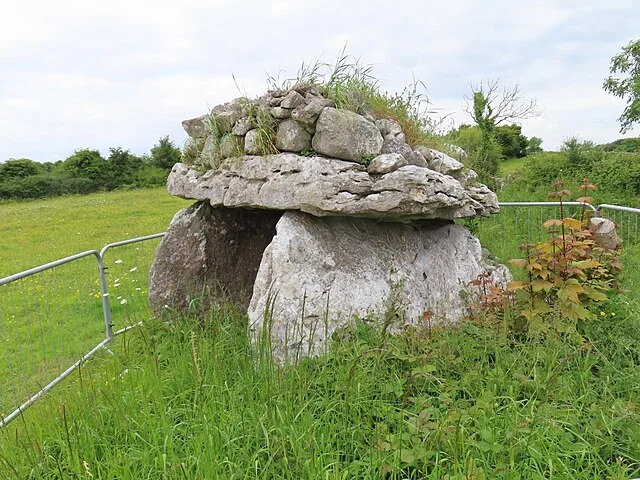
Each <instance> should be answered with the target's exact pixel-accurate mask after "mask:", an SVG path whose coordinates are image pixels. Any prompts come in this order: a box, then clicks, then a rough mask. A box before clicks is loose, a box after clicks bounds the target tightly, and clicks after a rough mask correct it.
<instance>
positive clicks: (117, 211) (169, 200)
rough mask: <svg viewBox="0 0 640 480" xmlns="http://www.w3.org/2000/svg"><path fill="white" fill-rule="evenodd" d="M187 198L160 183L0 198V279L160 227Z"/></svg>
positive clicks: (186, 202) (154, 231)
mask: <svg viewBox="0 0 640 480" xmlns="http://www.w3.org/2000/svg"><path fill="white" fill-rule="evenodd" d="M191 203H193V202H192V201H187V200H182V199H179V198H176V197H172V196H171V195H169V194H168V193H167V191H166V189H165V188H150V189H141V190H129V191H118V192H106V193H96V194H92V195H85V196H72V197H58V198H51V199H46V200H32V201H24V202H0V218H1V219H2V222H0V278H2V277H4V276H7V275H10V274H12V273H17V272H19V271H21V270H26V269H27V268H32V267H35V266H37V265H40V264H42V263H47V262H51V261H53V260H57V259H58V258H62V257H65V256H68V255H73V254H75V253H78V252H82V251H85V250H91V249H96V250H99V249H100V248H102V246H103V245H105V244H107V243H110V242H115V241H118V240H124V239H127V238H134V237H138V236H142V235H150V234H152V233H158V232H163V231H165V230H166V228H167V227H168V226H169V222H170V221H171V218H172V217H173V215H174V214H175V213H176V212H177V211H178V210H179V209H181V208H184V207H186V206H188V205H190V204H191Z"/></svg>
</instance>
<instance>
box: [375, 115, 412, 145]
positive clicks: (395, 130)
mask: <svg viewBox="0 0 640 480" xmlns="http://www.w3.org/2000/svg"><path fill="white" fill-rule="evenodd" d="M376 126H377V127H378V128H379V129H380V134H381V135H382V138H384V139H385V140H398V141H400V142H402V143H404V141H405V138H404V133H403V132H402V127H401V126H400V124H399V123H398V122H396V121H395V120H391V119H388V118H381V119H379V120H376Z"/></svg>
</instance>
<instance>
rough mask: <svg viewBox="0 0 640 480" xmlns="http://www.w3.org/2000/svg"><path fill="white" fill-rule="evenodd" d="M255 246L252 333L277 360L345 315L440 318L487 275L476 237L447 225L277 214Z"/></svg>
mask: <svg viewBox="0 0 640 480" xmlns="http://www.w3.org/2000/svg"><path fill="white" fill-rule="evenodd" d="M276 232H277V234H276V236H275V237H274V238H273V240H272V242H271V243H270V244H269V246H268V247H267V249H266V250H265V252H264V255H263V259H262V263H261V265H260V269H259V271H258V274H257V277H256V281H255V285H254V288H253V297H252V299H251V303H250V305H249V311H248V313H249V322H250V325H249V328H250V331H251V334H252V336H253V338H254V339H257V338H258V337H260V335H261V334H262V333H263V328H265V319H266V321H267V323H268V329H269V331H270V332H271V342H272V351H273V354H274V356H275V357H276V358H277V359H279V360H280V361H284V362H287V361H290V360H292V359H293V358H295V357H296V356H298V355H302V356H306V355H308V354H311V355H314V354H320V353H322V352H323V350H324V348H325V346H326V345H327V342H328V340H329V339H330V338H331V335H332V334H333V332H335V331H336V330H337V329H340V328H341V327H344V326H346V325H348V324H349V322H350V321H351V320H352V316H353V315H357V316H359V317H367V316H373V317H374V318H378V319H380V318H381V317H382V316H383V315H384V314H385V312H389V311H394V312H395V314H396V315H397V318H396V319H395V321H394V325H393V327H394V328H395V329H397V328H399V327H401V326H402V325H404V324H413V325H415V324H417V323H418V322H420V321H421V320H422V318H423V315H424V313H425V312H433V313H434V314H435V319H436V320H439V321H455V320H458V319H459V318H460V317H461V316H462V315H463V313H464V308H465V302H464V299H463V298H462V296H461V295H460V291H461V290H464V289H465V288H468V285H469V282H471V281H472V280H475V279H476V278H477V277H478V275H479V274H481V273H484V272H486V271H489V272H491V273H492V275H493V276H494V278H495V279H496V281H498V282H501V283H504V282H506V279H507V278H508V275H509V274H508V270H507V269H506V267H504V266H502V265H500V266H491V265H488V264H487V263H485V261H484V260H483V257H482V249H481V247H480V242H479V241H478V239H476V238H475V237H474V236H473V235H471V234H470V233H469V231H468V230H467V229H465V228H464V227H462V226H460V225H455V224H453V223H449V222H447V221H431V222H421V223H417V224H413V225H402V224H397V223H384V222H376V221H372V220H366V219H353V218H340V217H333V218H332V217H327V218H318V217H314V216H311V215H307V214H304V213H299V212H287V213H285V214H284V215H283V216H282V218H281V219H280V221H279V222H278V224H277V226H276Z"/></svg>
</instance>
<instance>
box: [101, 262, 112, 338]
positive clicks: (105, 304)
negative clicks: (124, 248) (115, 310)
mask: <svg viewBox="0 0 640 480" xmlns="http://www.w3.org/2000/svg"><path fill="white" fill-rule="evenodd" d="M98 276H99V278H100V293H101V294H102V295H101V296H102V314H103V316H104V330H105V337H106V338H107V340H110V339H111V338H113V327H112V325H111V308H110V307H109V292H108V290H107V279H106V276H105V271H104V260H103V258H102V255H98Z"/></svg>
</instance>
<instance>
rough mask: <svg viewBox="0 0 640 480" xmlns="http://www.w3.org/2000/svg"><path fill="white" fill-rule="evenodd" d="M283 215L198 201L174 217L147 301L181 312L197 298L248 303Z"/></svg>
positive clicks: (154, 268) (243, 306)
mask: <svg viewBox="0 0 640 480" xmlns="http://www.w3.org/2000/svg"><path fill="white" fill-rule="evenodd" d="M280 215H281V213H279V212H272V211H262V210H259V211H252V210H241V209H227V208H213V207H212V206H211V205H209V204H208V203H207V202H198V203H195V204H194V205H192V206H190V207H188V208H185V209H183V210H180V211H179V212H178V213H176V215H175V216H174V217H173V220H172V222H171V225H170V226H169V230H168V231H167V234H166V235H165V236H164V238H163V239H162V241H161V242H160V245H159V246H158V250H157V251H156V256H155V258H154V260H153V265H152V266H151V272H150V276H149V301H150V303H151V307H152V309H153V311H154V312H155V313H156V314H160V313H161V312H162V311H163V310H164V309H165V306H167V307H170V308H176V309H180V310H183V311H186V310H188V309H189V306H190V305H191V304H192V302H193V301H194V300H195V301H197V303H198V305H200V306H201V307H202V308H205V309H206V308H207V307H208V306H209V303H210V301H211V300H213V301H220V302H222V301H224V302H227V301H230V302H231V303H233V304H235V305H237V306H238V307H239V308H241V309H242V310H245V309H246V308H247V306H248V305H249V299H250V298H251V292H252V289H253V284H254V281H255V277H256V273H257V271H258V267H259V265H260V261H261V260H262V253H263V252H264V250H265V248H266V246H267V245H268V244H269V242H271V239H272V238H273V236H274V234H275V225H276V222H277V221H278V219H279V218H280Z"/></svg>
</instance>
